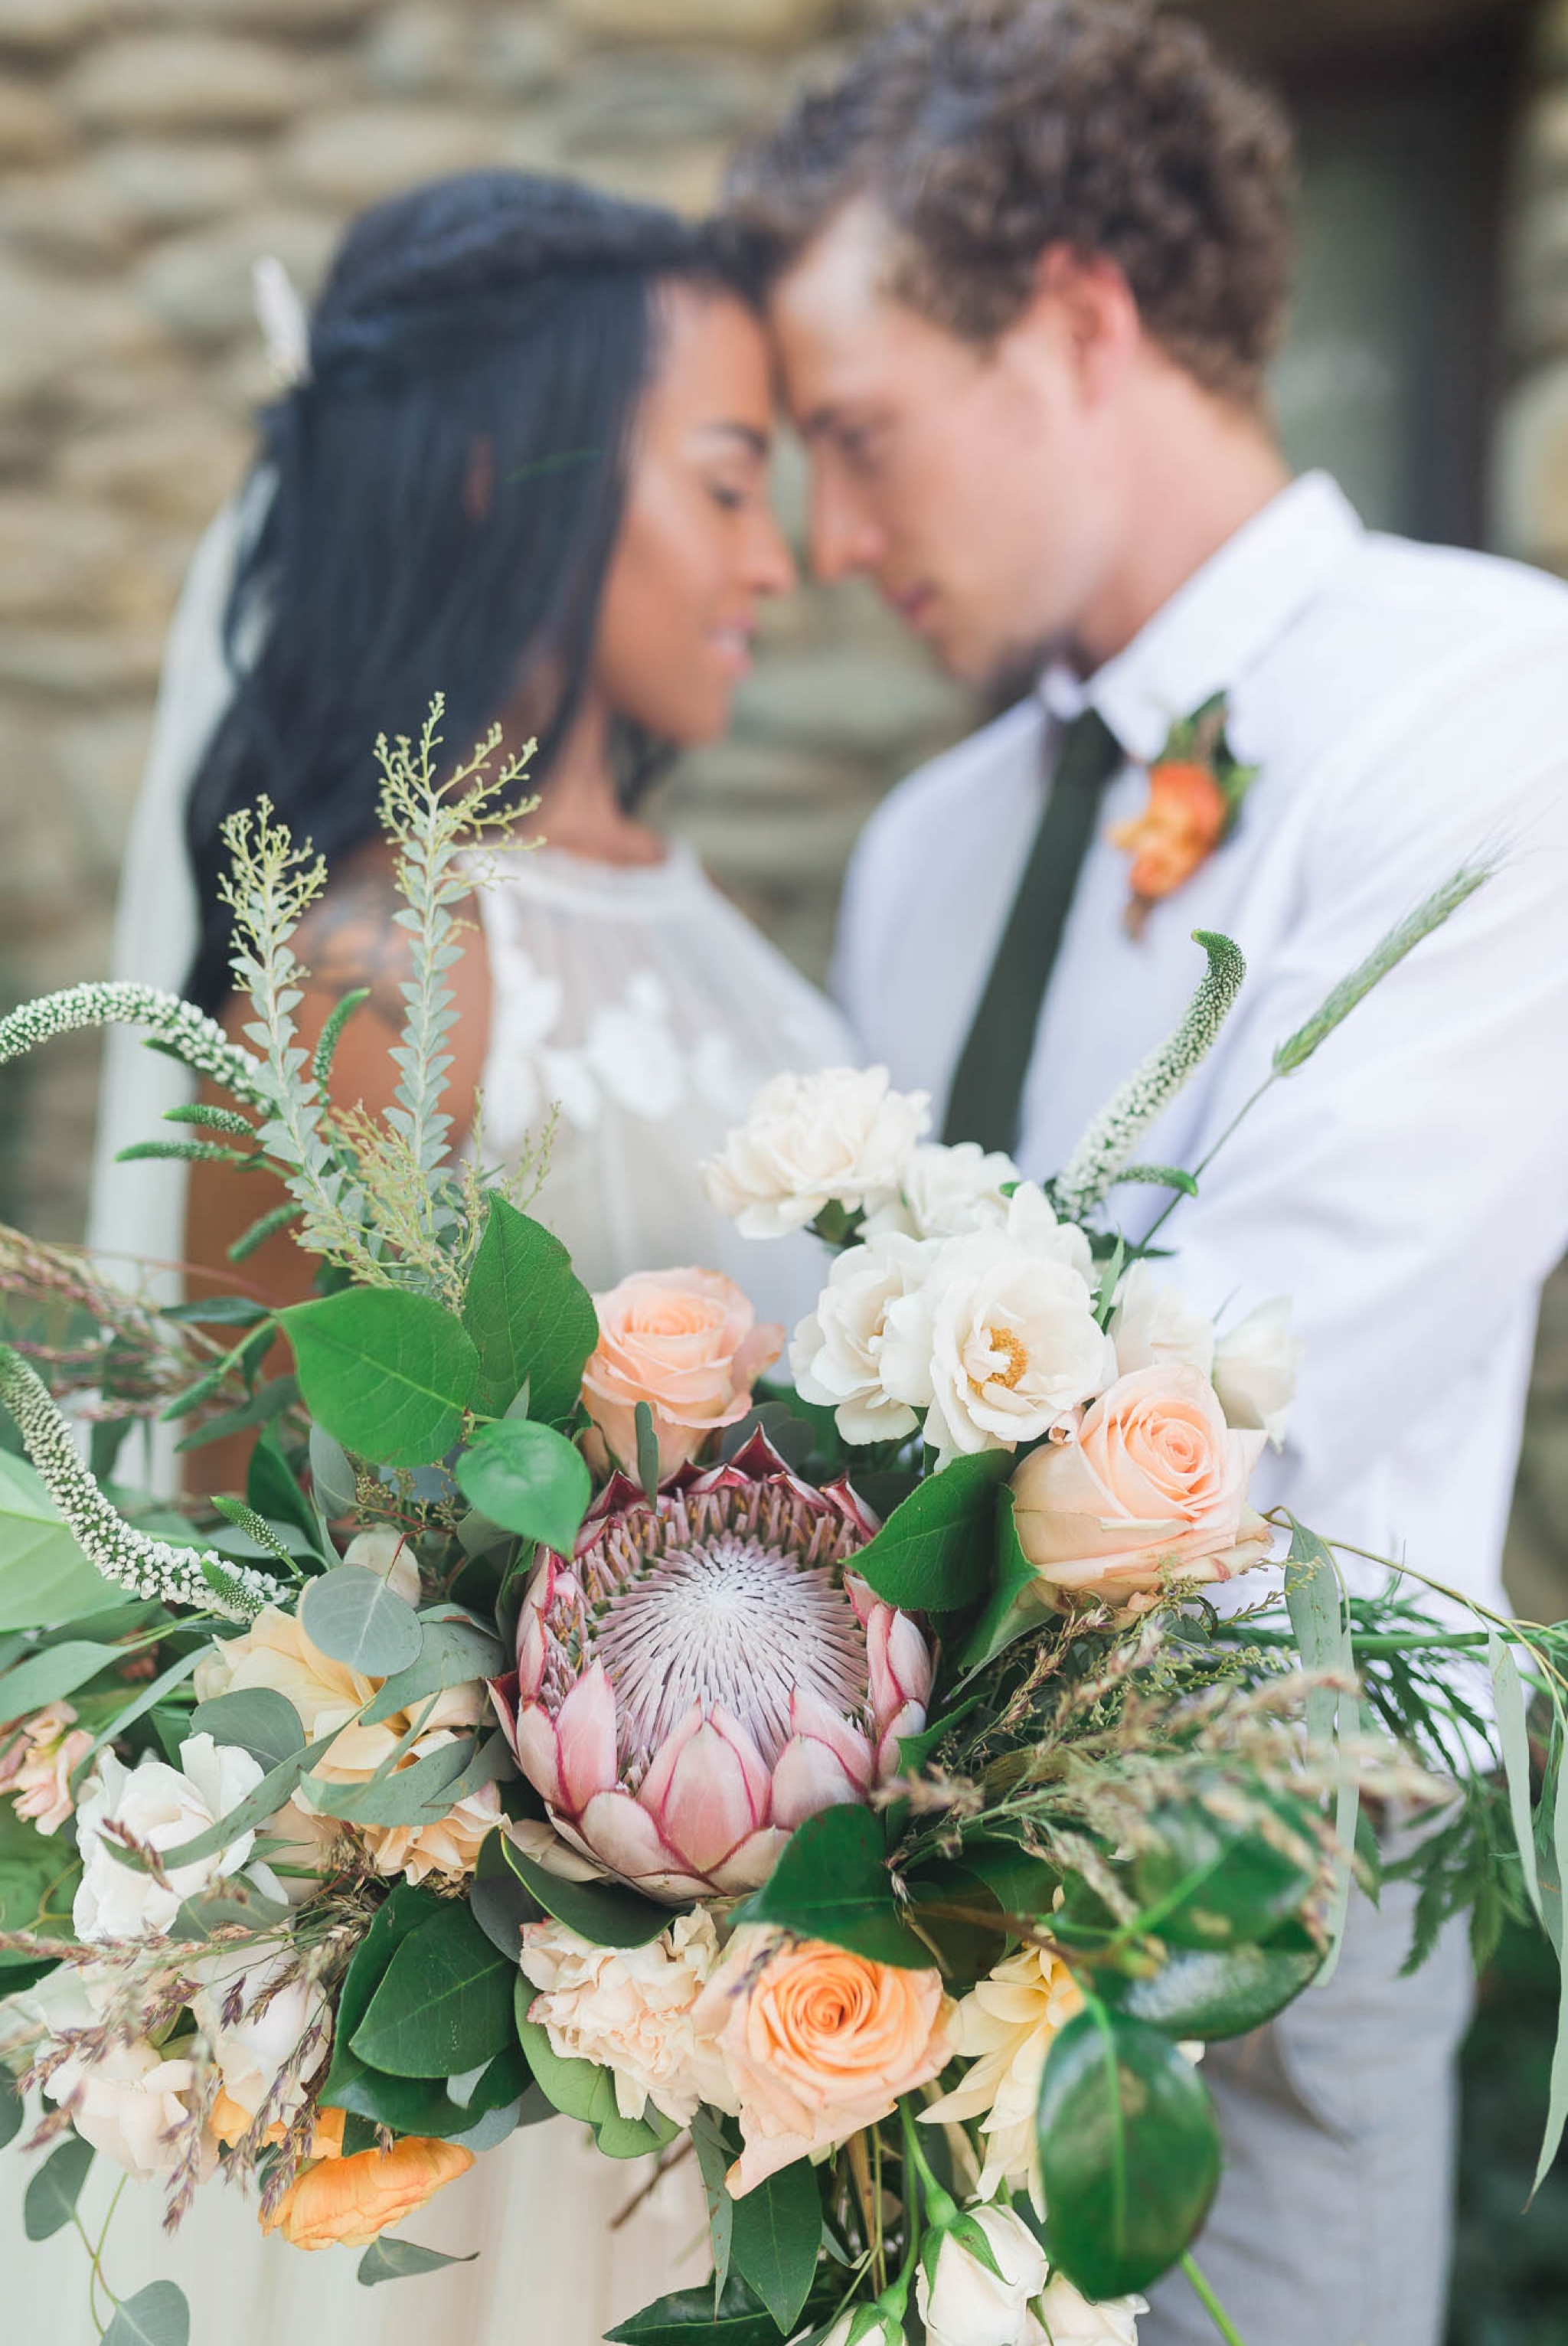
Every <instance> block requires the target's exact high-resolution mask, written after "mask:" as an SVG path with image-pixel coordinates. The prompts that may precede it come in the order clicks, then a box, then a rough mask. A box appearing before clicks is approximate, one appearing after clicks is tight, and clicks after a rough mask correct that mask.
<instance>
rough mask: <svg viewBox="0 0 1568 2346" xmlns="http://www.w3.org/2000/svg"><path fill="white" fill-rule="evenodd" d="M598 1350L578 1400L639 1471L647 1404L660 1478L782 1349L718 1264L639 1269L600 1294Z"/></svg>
mask: <svg viewBox="0 0 1568 2346" xmlns="http://www.w3.org/2000/svg"><path fill="white" fill-rule="evenodd" d="M594 1308H595V1310H596V1311H597V1313H598V1315H599V1341H598V1347H597V1350H596V1352H594V1353H593V1355H592V1357H591V1358H590V1360H589V1362H588V1364H587V1367H586V1368H585V1370H584V1371H583V1405H584V1407H585V1409H586V1411H587V1413H588V1415H589V1416H590V1417H591V1418H592V1419H593V1421H594V1423H595V1425H596V1427H597V1428H598V1431H599V1433H600V1436H601V1438H602V1439H603V1442H604V1444H605V1447H606V1450H607V1451H608V1453H609V1454H610V1456H611V1457H612V1458H613V1459H614V1460H615V1461H616V1464H617V1465H620V1466H624V1467H625V1468H626V1472H627V1473H628V1474H633V1475H635V1474H636V1471H637V1430H636V1410H637V1403H639V1402H645V1401H646V1402H647V1405H648V1407H649V1408H650V1409H651V1410H652V1412H653V1422H654V1432H655V1433H657V1436H658V1471H659V1478H660V1480H661V1481H663V1480H664V1478H665V1477H666V1476H667V1475H670V1474H674V1473H675V1471H676V1469H677V1466H684V1465H685V1464H686V1463H687V1460H688V1459H689V1458H695V1457H696V1455H697V1452H698V1451H699V1450H700V1449H701V1447H702V1445H703V1443H705V1442H706V1441H707V1439H708V1435H709V1434H710V1433H717V1432H718V1429H719V1427H721V1426H725V1425H733V1424H734V1423H736V1421H737V1419H738V1418H742V1417H744V1416H745V1414H746V1413H747V1411H748V1409H749V1408H750V1406H751V1388H752V1385H753V1383H754V1382H756V1380H757V1379H758V1378H759V1376H760V1375H761V1373H762V1372H763V1370H764V1369H766V1368H769V1367H771V1365H772V1363H773V1362H775V1361H776V1360H777V1359H778V1358H779V1352H781V1351H782V1349H783V1344H784V1331H783V1329H782V1328H773V1327H759V1326H758V1324H757V1314H756V1313H755V1311H753V1310H752V1308H751V1306H750V1304H749V1303H748V1301H747V1300H746V1298H745V1296H744V1295H742V1293H741V1291H740V1290H739V1288H738V1287H737V1286H736V1284H735V1282H734V1280H728V1279H725V1278H724V1277H722V1276H721V1274H720V1273H719V1272H718V1271H717V1270H639V1271H636V1272H634V1273H633V1275H632V1277H631V1278H630V1279H623V1280H622V1281H621V1283H620V1285H619V1286H618V1287H614V1288H612V1289H611V1290H610V1291H609V1293H608V1294H607V1295H596V1296H595V1298H594Z"/></svg>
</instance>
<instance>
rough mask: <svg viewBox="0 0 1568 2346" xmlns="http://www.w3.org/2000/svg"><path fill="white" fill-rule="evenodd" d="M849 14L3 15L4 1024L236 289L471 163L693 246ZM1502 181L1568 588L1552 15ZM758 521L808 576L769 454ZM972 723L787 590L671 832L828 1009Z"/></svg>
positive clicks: (823, 606)
mask: <svg viewBox="0 0 1568 2346" xmlns="http://www.w3.org/2000/svg"><path fill="white" fill-rule="evenodd" d="M876 5H877V0H534V5H517V0H0V840H3V841H4V853H3V855H0V1000H4V999H6V998H12V999H14V998H16V997H18V996H20V995H23V994H28V993H32V992H36V991H37V990H38V989H40V988H43V987H46V986H51V985H56V984H65V983H68V982H69V981H71V980H73V979H75V978H78V977H83V976H87V975H95V974H101V973H102V972H103V971H104V970H105V968H106V967H107V957H108V950H109V924H110V917H111V912H112V904H113V896H114V888H115V882H116V875H117V864H118V859H119V854H120V852H121V847H122V844H123V841H124V837H125V831H126V826H127V821H128V818H129V814H130V810H131V806H132V802H133V799H134V796H135V792H136V789H137V780H138V778H139V774H140V770H141V763H142V759H143V755H144V753H145V749H146V743H147V739H148V726H149V720H150V715H151V706H152V696H153V691H154V688H155V685H156V680H157V675H158V660H159V655H160V649H161V644H162V637H163V631H164V628H165V626H166V624H167V621H168V616H169V613H170V610H171V608H172V606H173V600H174V597H175V595H176V593H177V591H178V584H179V580H180V576H181V574H182V572H183V569H184V566H185V564H186V562H187V560H188V556H189V554H190V551H191V549H192V546H193V545H194V543H195V541H196V538H197V536H198V535H199V532H200V530H201V528H202V526H203V525H204V524H205V522H206V521H207V519H208V518H209V515H210V514H211V513H212V512H213V511H214V509H215V508H216V506H217V505H219V503H220V501H221V500H222V498H223V497H224V496H225V495H227V494H228V493H229V490H230V489H231V488H232V487H233V486H234V485H235V484H236V483H237V482H238V480H239V478H240V476H241V474H242V473H243V470H244V467H245V464H246V462H247V458H248V452H249V444H250V441H249V418H250V416H251V413H252V412H253V410H254V407H255V405H256V403H258V401H259V400H260V399H261V398H262V397H263V396H265V393H266V390H267V383H266V375H265V369H264V366H263V363H262V359H261V353H260V345H259V340H258V336H257V333H256V330H255V328H254V325H253V322H252V320H251V315H250V295H249V273H250V265H251V262H252V261H253V260H255V259H256V258H257V257H258V256H259V255H260V254H262V253H267V252H272V253H276V254H278V255H279V256H280V258H281V259H282V260H283V261H284V262H285V264H286V265H287V267H288V268H289V270H290V272H291V273H292V274H293V275H294V276H295V278H296V279H297V280H299V281H300V283H301V284H302V285H303V286H305V287H307V288H308V287H310V286H311V284H312V283H313V282H314V281H315V280H317V278H318V277H319V275H320V272H321V268H322V266H323V263H324V261H325V259H326V257H327V255H328V253H329V252H330V250H331V247H332V244H333V242H334V240H335V239H336V237H337V236H338V234H339V232H340V230H341V227H342V225H343V223H344V222H345V220H346V219H348V218H350V217H351V214H352V213H353V212H354V211H355V210H356V209H359V208H361V206H363V205H365V204H367V203H369V202H372V201H373V200H375V199H377V198H378V197H380V196H382V195H384V194H386V193H388V192H389V191H391V190H392V189H396V188H399V187H402V186H404V185H407V184H409V183H410V182H411V181H413V180H415V179H421V178H424V177H428V176H431V175H433V174H436V173H440V172H444V171H449V170H453V169H458V168H464V167H466V166H469V165H473V164H477V163H483V162H500V163H510V164H515V165H519V166H522V167H525V168H536V167H544V168H565V169H569V170H579V171H582V172H585V173H587V174H592V175H594V176H596V177H598V178H601V179H605V180H606V181H608V182H610V183H611V184H613V185H615V186H616V187H619V188H622V189H626V190H627V191H628V192H631V193H635V194H638V195H647V196H650V197H654V198H657V199H665V200H667V201H670V202H673V203H675V204H677V205H679V206H681V207H683V208H687V209H697V208H700V207H701V206H702V205H704V204H705V203H706V202H707V201H708V200H709V199H711V197H712V194H713V192H714V189H715V187H716V184H717V178H718V171H719V169H720V168H721V164H722V159H723V157H724V155H725V152H726V150H727V148H728V145H729V143H730V142H731V141H732V140H733V139H734V138H736V137H737V135H738V134H739V133H741V132H743V131H744V130H745V129H746V128H748V125H750V124H752V123H754V122H756V121H757V120H759V119H760V118H762V117H765V116H766V114H767V113H768V112H769V109H770V108H771V107H773V106H775V105H776V104H777V102H778V100H779V97H780V96H781V95H782V94H783V92H784V91H785V90H786V89H787V88H788V87H789V85H790V83H791V81H792V79H793V78H794V77H795V76H797V75H799V74H800V73H802V72H809V71H810V70H811V69H812V68H813V66H816V65H817V64H818V63H820V61H822V60H824V59H826V58H829V57H830V56H831V55H832V53H833V50H834V48H835V46H837V45H838V44H840V43H841V42H842V41H844V40H845V39H847V38H850V37H852V36H853V34H854V33H855V31H856V29H857V26H859V25H860V23H861V22H863V21H864V19H865V18H866V17H867V16H868V15H871V14H872V13H873V12H874V8H875V6H876ZM895 5H896V0H895ZM1516 148H1517V151H1516V159H1515V173H1514V177H1515V182H1516V186H1515V198H1514V220H1515V229H1514V232H1513V234H1512V240H1511V258H1510V264H1509V270H1510V274H1509V300H1510V311H1509V318H1510V337H1511V351H1512V359H1513V362H1514V365H1515V369H1516V377H1515V386H1514V388H1513V389H1512V392H1511V393H1510V394H1509V396H1508V398H1507V401H1506V403H1505V405H1504V408H1503V412H1502V422H1501V426H1500V430H1499V433H1498V437H1497V448H1496V459H1497V461H1496V484H1497V487H1496V505H1495V510H1496V516H1497V534H1498V537H1499V540H1500V542H1501V543H1503V544H1505V545H1507V546H1509V547H1510V548H1511V549H1512V550H1515V551H1518V552H1521V553H1523V554H1525V555H1527V556H1530V557H1531V558H1532V559H1534V560H1538V561H1544V562H1548V563H1552V564H1554V565H1556V566H1561V567H1563V568H1565V569H1568V0H1545V5H1543V6H1542V7H1541V9H1540V12H1539V16H1538V21H1537V25H1536V35H1535V71H1534V74H1533V76H1532V88H1531V94H1530V95H1529V96H1528V98H1527V99H1526V101H1525V103H1524V107H1523V111H1522V117H1521V121H1520V125H1519V135H1518V138H1517V141H1516ZM779 495H780V499H781V503H782V505H783V509H784V511H785V513H786V515H787V516H788V519H789V524H790V526H791V529H792V530H793V532H794V534H795V535H796V537H797V539H799V535H800V531H801V525H802V520H803V495H802V481H801V477H800V471H799V462H798V460H796V459H793V458H791V457H790V455H789V452H788V451H787V452H786V454H785V456H784V458H783V459H782V460H781V464H780V475H779ZM971 714H972V712H971V710H970V709H969V708H968V706H967V704H966V702H965V701H964V699H962V696H960V695H959V694H957V693H956V692H954V691H953V690H952V688H950V687H948V686H947V685H945V684H944V683H943V682H942V680H941V679H940V678H937V677H935V676H934V675H933V674H932V671H931V670H930V669H929V668H927V667H926V666H925V664H924V663H923V661H922V660H921V658H920V657H919V655H918V654H917V653H915V652H914V651H912V650H911V648H910V647H909V645H908V644H907V643H906V642H905V641H904V640H903V639H902V638H901V636H900V634H899V632H898V630H897V628H896V627H894V626H893V624H892V623H891V620H890V619H889V618H888V617H886V615H885V614H884V613H882V612H881V609H880V607H878V606H877V605H876V604H875V603H874V601H873V600H872V599H871V597H870V596H869V595H867V594H865V593H863V592H861V591H860V590H859V589H853V590H831V591H830V590H823V589H811V590H809V591H807V592H804V593H802V594H801V595H800V596H799V597H797V598H795V599H794V600H793V601H792V602H791V603H790V604H789V607H788V608H786V609H783V610H780V611H779V613H778V614H777V615H776V616H775V617H773V618H772V620H771V622H770V624H769V628H768V631H767V635H766V638H765V641H764V644H763V647H762V654H761V658H760V660H759V669H758V673H757V675H756V676H755V678H753V679H752V681H751V683H750V684H749V686H748V688H747V691H746V693H745V695H744V697H743V700H742V704H741V707H740V711H739V718H738V726H737V729H736V732H735V735H734V738H733V739H731V740H730V741H729V742H728V743H727V744H725V745H724V746H723V747H722V748H720V749H717V750H713V751H711V752H709V753H708V754H706V755H704V756H702V757H700V758H696V759H693V760H690V761H688V763H687V766H686V767H685V769H684V770H682V771H680V772H679V773H678V774H677V777H676V779H675V780H674V782H673V784H672V786H671V790H670V807H669V811H670V814H671V817H672V819H673V820H674V821H676V822H677V823H678V824H679V825H680V827H681V828H682V829H684V830H685V831H687V832H688V833H689V834H690V835H691V836H692V837H693V838H695V840H696V841H697V844H698V845H699V847H700V848H701V849H702V851H703V852H704V853H705V854H706V855H707V856H708V860H709V862H710V863H711V865H712V866H713V868H714V869H715V870H716V871H717V872H718V874H719V876H720V877H721V878H722V879H723V880H724V882H726V883H727V884H728V886H729V887H730V888H731V889H732V890H733V891H734V892H735V893H736V894H737V896H738V898H739V899H740V901H741V902H742V903H745V904H746V906H747V907H748V910H750V911H752V912H753V913H755V914H756V915H757V917H758V918H759V919H760V920H761V921H762V922H764V923H765V924H766V925H767V926H768V927H769V929H770V930H771V931H772V932H773V933H775V934H776V935H777V936H779V938H780V939H781V941H782V942H783V943H784V944H785V945H786V946H787V948H788V949H789V951H790V952H791V953H793V954H795V955H796V956H797V958H798V959H799V961H800V962H801V963H802V964H804V965H805V966H806V967H807V968H808V969H809V970H811V971H812V972H813V973H814V974H820V971H821V969H822V967H823V964H824V962H825V959H826V953H827V947H828V941H829V937H830V929H831V923H832V917H833V911H834V903H835V898H836V892H837V884H838V879H839V875H840V872H841V869H842V865H843V860H844V856H845V853H846V851H847V849H848V847H849V845H850V841H851V839H852V838H853V836H854V834H855V832H856V831H857V830H858V829H859V827H860V823H861V822H862V821H864V819H865V816H866V815H867V813H868V812H869V811H871V807H872V806H873V805H874V804H875V802H876V800H877V798H878V797H879V795H880V794H881V791H882V790H884V789H886V788H887V787H888V786H889V784H890V783H891V781H892V780H895V779H896V778H897V776H898V775H899V774H900V773H901V772H902V771H904V770H907V768H908V767H909V766H910V765H911V763H912V762H913V761H914V760H916V759H917V758H919V757H920V756H921V755H922V754H924V753H926V752H927V751H929V750H932V748H934V747H937V746H939V745H940V744H941V743H942V742H943V741H945V740H947V739H951V738H952V737H953V736H954V735H955V734H956V733H957V732H959V731H960V730H962V729H963V727H964V726H965V724H966V723H967V722H969V721H970V718H971ZM96 1072H97V1055H96V1050H95V1047H94V1045H92V1043H91V1042H90V1041H89V1040H88V1039H87V1038H80V1039H79V1040H78V1041H77V1042H76V1043H74V1044H70V1043H61V1044H56V1045H54V1046H53V1048H52V1050H51V1052H50V1054H49V1055H48V1056H47V1057H46V1059H45V1060H41V1061H40V1062H39V1063H38V1065H37V1066H36V1067H32V1068H29V1069H28V1070H27V1071H26V1072H25V1076H23V1077H21V1078H20V1079H18V1080H10V1081H7V1080H6V1079H4V1078H0V1215H4V1216H5V1217H6V1218H10V1219H17V1220H20V1221H23V1222H24V1223H25V1224H26V1225H27V1226H28V1227H29V1228H31V1229H36V1230H37V1231H39V1232H41V1233H43V1234H46V1235H48V1236H53V1237H63V1238H70V1237H73V1236H76V1235H77V1234H78V1233H79V1230H80V1228H81V1222H82V1214H83V1207H84V1199H85V1188H86V1168H87V1159H88V1153H89V1148H90V1142H91V1135H92V1124H93V1113H94V1086H95V1081H96ZM1565 1309H1568V1306H1563V1305H1562V1303H1561V1299H1560V1300H1559V1309H1558V1311H1557V1316H1558V1317H1562V1316H1563V1311H1564V1310H1565ZM1555 1349H1556V1351H1557V1352H1561V1351H1562V1349H1563V1345H1562V1342H1561V1341H1557V1343H1556V1348H1555ZM1554 1362H1555V1354H1554V1353H1553V1352H1552V1351H1551V1348H1550V1347H1549V1346H1547V1345H1546V1344H1545V1343H1544V1341H1543V1372H1544V1373H1543V1379H1542V1381H1541V1384H1540V1389H1539V1392H1538V1395H1537V1404H1536V1412H1535V1418H1536V1433H1535V1438H1534V1440H1533V1445H1532V1454H1531V1460H1530V1461H1529V1462H1527V1467H1526V1485H1527V1494H1528V1498H1529V1508H1528V1511H1527V1514H1526V1515H1524V1516H1522V1523H1524V1525H1525V1528H1524V1529H1523V1530H1522V1531H1521V1533H1520V1535H1519V1538H1520V1545H1519V1559H1520V1560H1519V1570H1520V1572H1521V1574H1522V1575H1523V1576H1525V1581H1526V1582H1527V1583H1528V1585H1529V1586H1530V1589H1531V1592H1532V1595H1533V1592H1534V1590H1535V1589H1536V1588H1537V1587H1538V1586H1544V1581H1545V1578H1546V1577H1549V1576H1550V1572H1551V1570H1552V1568H1553V1559H1554V1558H1560V1557H1561V1556H1562V1555H1563V1552H1564V1550H1565V1548H1568V1472H1564V1471H1563V1468H1562V1465H1561V1464H1560V1463H1558V1462H1561V1461H1562V1460H1563V1459H1568V1379H1565V1378H1564V1376H1563V1374H1561V1373H1559V1371H1560V1370H1561V1367H1562V1363H1561V1362H1555V1365H1553V1363H1554ZM1521 1594H1522V1596H1523V1587H1522V1589H1521ZM1541 1601H1542V1602H1543V1603H1544V1602H1545V1599H1544V1597H1543V1598H1542V1600H1541ZM1557 1609H1562V1607H1561V1606H1559V1607H1558V1608H1557Z"/></svg>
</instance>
